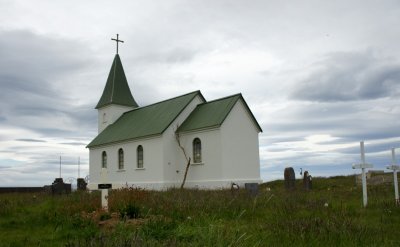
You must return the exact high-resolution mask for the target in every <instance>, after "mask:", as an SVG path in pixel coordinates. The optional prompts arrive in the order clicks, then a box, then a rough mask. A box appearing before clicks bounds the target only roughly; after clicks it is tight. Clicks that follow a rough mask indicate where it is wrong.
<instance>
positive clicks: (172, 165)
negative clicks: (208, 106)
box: [162, 96, 204, 187]
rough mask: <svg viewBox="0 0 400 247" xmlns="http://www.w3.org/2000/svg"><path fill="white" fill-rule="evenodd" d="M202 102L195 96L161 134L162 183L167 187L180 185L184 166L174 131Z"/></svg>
mask: <svg viewBox="0 0 400 247" xmlns="http://www.w3.org/2000/svg"><path fill="white" fill-rule="evenodd" d="M203 102H204V101H203V99H202V98H200V97H199V96H196V97H195V98H194V99H193V100H192V101H191V102H190V103H189V104H188V105H187V106H186V108H185V109H184V110H183V111H182V112H181V114H180V115H179V116H178V117H177V118H176V119H175V120H174V121H173V122H172V124H171V125H170V126H169V127H168V128H167V129H166V130H165V132H164V133H163V137H162V138H163V150H164V152H163V155H164V162H163V164H162V165H163V167H164V183H165V185H166V186H168V187H174V186H179V185H180V183H179V181H181V177H182V176H183V175H182V174H183V172H182V169H183V168H182V167H183V166H184V165H183V164H186V162H185V161H184V160H185V159H184V156H183V155H182V151H181V150H180V149H179V146H178V143H177V141H176V139H175V130H176V128H177V126H178V125H180V124H182V123H183V121H185V119H186V118H187V117H188V116H189V115H190V113H191V112H192V111H193V110H194V109H195V108H196V106H197V105H198V104H200V103H203ZM177 171H178V172H177Z"/></svg>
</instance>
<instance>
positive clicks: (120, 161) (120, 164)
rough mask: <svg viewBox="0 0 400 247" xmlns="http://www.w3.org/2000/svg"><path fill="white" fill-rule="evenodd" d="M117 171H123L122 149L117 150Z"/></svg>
mask: <svg viewBox="0 0 400 247" xmlns="http://www.w3.org/2000/svg"><path fill="white" fill-rule="evenodd" d="M118 169H120V170H123V169H124V150H123V149H122V148H120V149H119V150H118Z"/></svg>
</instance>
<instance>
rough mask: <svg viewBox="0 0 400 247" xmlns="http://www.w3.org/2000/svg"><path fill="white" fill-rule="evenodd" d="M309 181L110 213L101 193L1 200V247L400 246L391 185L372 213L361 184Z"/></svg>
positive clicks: (119, 201) (142, 197) (122, 206)
mask: <svg viewBox="0 0 400 247" xmlns="http://www.w3.org/2000/svg"><path fill="white" fill-rule="evenodd" d="M289 170H290V169H289ZM282 173H283V171H282ZM305 174H306V173H305V172H304V173H303V175H305ZM308 174H312V173H311V172H309V173H308ZM282 175H283V174H282ZM296 175H298V173H297V174H296ZM308 176H309V175H308ZM308 176H305V177H304V176H300V177H297V178H296V179H294V180H293V177H290V176H289V178H290V179H291V180H290V186H293V187H291V188H287V181H285V180H277V181H273V182H268V183H264V184H260V185H259V186H258V187H257V189H254V188H253V186H247V187H248V188H246V187H238V186H232V188H231V189H223V190H200V189H183V190H181V189H169V190H166V191H153V190H141V189H134V188H124V189H109V190H108V189H103V190H107V193H108V197H107V208H104V202H103V204H102V201H101V200H102V199H101V198H102V197H101V192H100V191H98V190H97V191H93V192H91V193H89V192H88V191H75V192H72V193H70V194H62V195H51V194H48V193H37V192H33V193H7V194H0V228H1V229H2V231H1V232H0V241H1V244H2V245H3V246H39V245H40V246H293V245H292V244H293V243H294V242H296V246H371V245H375V246H376V245H379V246H398V245H399V244H400V238H399V236H398V230H397V229H398V227H399V226H400V207H398V206H396V204H395V203H394V200H393V198H394V196H393V190H394V189H393V186H392V184H385V183H383V184H376V185H375V184H368V186H367V191H368V206H367V207H366V208H364V207H363V203H362V202H363V201H362V191H363V188H362V186H361V185H359V184H357V182H356V178H355V176H338V177H330V178H320V177H313V178H312V180H311V181H312V187H306V184H307V183H309V182H310V180H307V179H305V178H308ZM305 181H308V182H305ZM105 184H106V183H105ZM308 186H309V184H308ZM106 187H107V186H105V188H106ZM38 226H40V227H38Z"/></svg>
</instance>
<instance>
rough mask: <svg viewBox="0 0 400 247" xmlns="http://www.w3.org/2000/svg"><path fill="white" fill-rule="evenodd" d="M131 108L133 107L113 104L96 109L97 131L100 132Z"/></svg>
mask: <svg viewBox="0 0 400 247" xmlns="http://www.w3.org/2000/svg"><path fill="white" fill-rule="evenodd" d="M133 109H135V108H134V107H130V106H122V105H113V104H112V105H108V106H105V107H102V108H100V109H98V112H97V113H98V115H97V118H98V133H100V132H102V131H103V130H104V129H105V128H106V127H107V126H108V125H110V124H112V123H114V122H115V121H116V120H117V119H118V118H119V117H121V116H122V114H123V113H124V112H127V111H130V110H133Z"/></svg>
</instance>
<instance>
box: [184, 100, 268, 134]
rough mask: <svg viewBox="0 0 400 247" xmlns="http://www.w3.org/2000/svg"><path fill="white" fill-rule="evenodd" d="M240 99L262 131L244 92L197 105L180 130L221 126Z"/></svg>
mask: <svg viewBox="0 0 400 247" xmlns="http://www.w3.org/2000/svg"><path fill="white" fill-rule="evenodd" d="M238 100H242V102H243V103H244V105H245V107H246V108H247V111H248V112H249V115H250V116H251V117H252V119H253V121H254V124H255V125H256V127H257V128H258V129H259V131H260V132H262V129H261V127H260V125H259V124H258V122H257V120H256V119H255V117H254V115H253V113H252V112H251V111H250V108H249V107H248V105H247V103H246V101H245V100H244V99H243V96H242V94H235V95H232V96H228V97H225V98H221V99H217V100H214V101H210V102H206V103H202V104H199V105H197V107H196V108H195V109H194V111H193V112H192V113H191V114H190V115H189V117H188V118H187V119H186V120H185V121H184V122H183V123H182V125H181V126H180V127H179V128H178V131H179V132H184V131H192V130H198V129H206V128H214V127H219V126H221V124H222V123H223V122H224V120H225V119H226V117H227V116H228V114H229V112H230V111H231V110H232V108H233V106H234V105H235V104H236V102H237V101H238Z"/></svg>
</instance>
